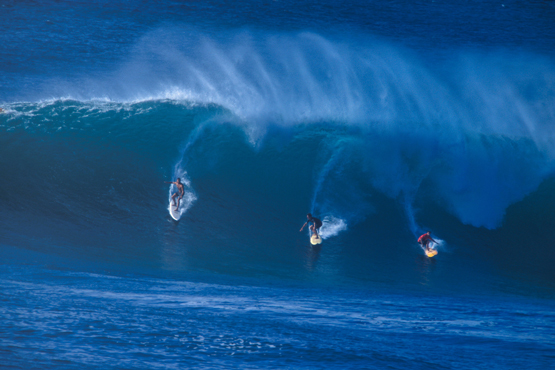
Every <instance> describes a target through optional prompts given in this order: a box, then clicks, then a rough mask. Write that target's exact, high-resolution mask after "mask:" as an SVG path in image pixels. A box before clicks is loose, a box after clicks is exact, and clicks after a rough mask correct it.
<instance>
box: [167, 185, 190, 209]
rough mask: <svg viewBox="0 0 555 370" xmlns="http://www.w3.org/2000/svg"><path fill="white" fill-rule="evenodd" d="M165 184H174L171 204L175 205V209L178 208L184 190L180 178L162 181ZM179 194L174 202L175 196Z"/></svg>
mask: <svg viewBox="0 0 555 370" xmlns="http://www.w3.org/2000/svg"><path fill="white" fill-rule="evenodd" d="M164 182H165V183H166V184H174V185H175V186H177V191H176V192H175V193H173V195H172V201H173V204H172V205H173V206H175V209H176V210H177V209H178V208H179V201H180V200H181V198H183V194H185V190H184V189H183V184H182V183H181V179H180V178H179V177H178V178H177V180H176V181H174V182H172V181H164ZM177 196H179V198H177V203H176V202H175V198H176V197H177Z"/></svg>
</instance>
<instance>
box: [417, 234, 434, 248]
mask: <svg viewBox="0 0 555 370" xmlns="http://www.w3.org/2000/svg"><path fill="white" fill-rule="evenodd" d="M431 241H433V239H432V237H431V236H430V235H428V234H423V235H420V238H418V243H420V245H422V246H424V247H428V244H430V242H431Z"/></svg>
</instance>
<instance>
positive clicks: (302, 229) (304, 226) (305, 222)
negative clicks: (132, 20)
mask: <svg viewBox="0 0 555 370" xmlns="http://www.w3.org/2000/svg"><path fill="white" fill-rule="evenodd" d="M307 223H308V221H307V222H305V223H304V225H303V227H301V229H300V230H299V231H303V229H304V227H305V226H306V224H307Z"/></svg>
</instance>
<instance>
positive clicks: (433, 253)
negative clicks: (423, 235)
mask: <svg viewBox="0 0 555 370" xmlns="http://www.w3.org/2000/svg"><path fill="white" fill-rule="evenodd" d="M424 253H426V256H428V257H430V258H432V257H433V256H435V255H436V254H437V250H435V249H430V250H425V251H424Z"/></svg>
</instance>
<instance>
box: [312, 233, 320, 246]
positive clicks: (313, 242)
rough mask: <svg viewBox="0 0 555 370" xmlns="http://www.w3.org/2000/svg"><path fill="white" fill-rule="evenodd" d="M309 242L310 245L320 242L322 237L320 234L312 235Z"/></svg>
mask: <svg viewBox="0 0 555 370" xmlns="http://www.w3.org/2000/svg"><path fill="white" fill-rule="evenodd" d="M310 243H311V244H312V245H316V244H322V238H321V237H320V236H316V235H314V234H313V235H312V236H311V237H310Z"/></svg>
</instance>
